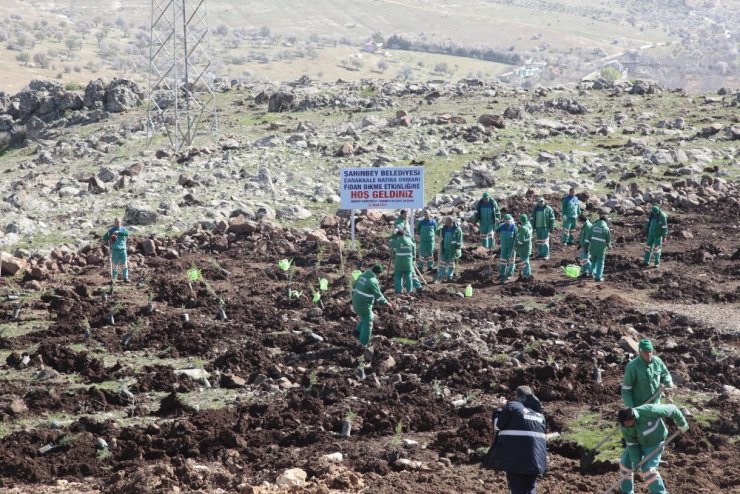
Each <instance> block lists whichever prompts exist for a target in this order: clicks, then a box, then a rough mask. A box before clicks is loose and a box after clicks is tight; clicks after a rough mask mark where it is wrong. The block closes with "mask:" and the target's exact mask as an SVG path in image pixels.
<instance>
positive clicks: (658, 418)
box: [619, 405, 686, 465]
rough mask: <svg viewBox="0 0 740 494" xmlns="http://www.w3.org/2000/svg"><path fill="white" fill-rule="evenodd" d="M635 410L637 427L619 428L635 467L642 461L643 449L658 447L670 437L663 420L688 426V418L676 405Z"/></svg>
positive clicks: (652, 406) (650, 406)
mask: <svg viewBox="0 0 740 494" xmlns="http://www.w3.org/2000/svg"><path fill="white" fill-rule="evenodd" d="M633 410H634V412H635V425H633V426H632V427H624V426H620V428H619V429H620V430H621V431H622V437H623V438H624V442H625V445H626V446H627V454H628V455H629V457H630V461H631V462H632V464H633V465H637V464H638V463H639V462H640V460H642V456H643V455H642V448H649V447H653V446H656V445H658V444H660V443H661V442H663V441H664V440H665V438H666V437H668V428H666V426H665V424H664V423H663V419H667V418H670V419H672V420H673V421H674V422H675V423H676V425H677V426H679V427H684V426H686V418H685V417H684V416H683V414H682V413H681V410H679V409H678V407H677V406H676V405H642V406H639V407H636V408H634V409H633Z"/></svg>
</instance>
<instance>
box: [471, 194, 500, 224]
mask: <svg viewBox="0 0 740 494" xmlns="http://www.w3.org/2000/svg"><path fill="white" fill-rule="evenodd" d="M474 221H475V222H476V223H480V224H481V225H482V226H495V225H498V224H499V223H500V222H501V211H500V210H499V207H498V203H497V202H496V199H494V198H493V197H489V198H488V202H487V203H486V202H483V199H480V200H479V201H478V204H476V205H475V217H474Z"/></svg>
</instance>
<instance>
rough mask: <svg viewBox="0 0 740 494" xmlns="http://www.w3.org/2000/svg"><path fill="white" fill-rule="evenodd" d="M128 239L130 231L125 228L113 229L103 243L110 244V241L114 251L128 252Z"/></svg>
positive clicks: (106, 233) (107, 233) (109, 230)
mask: <svg viewBox="0 0 740 494" xmlns="http://www.w3.org/2000/svg"><path fill="white" fill-rule="evenodd" d="M127 238H128V230H126V229H125V228H124V227H122V226H121V227H115V226H113V227H111V228H109V229H108V231H107V232H105V235H103V241H104V242H108V241H109V240H110V243H111V249H112V250H126V239H127Z"/></svg>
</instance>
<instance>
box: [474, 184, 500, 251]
mask: <svg viewBox="0 0 740 494" xmlns="http://www.w3.org/2000/svg"><path fill="white" fill-rule="evenodd" d="M500 220H501V211H500V210H499V207H498V203H497V202H496V199H494V198H492V197H491V195H490V194H489V193H488V192H484V193H483V196H482V197H481V198H480V200H479V201H478V203H477V204H476V206H475V214H474V215H473V223H474V224H477V225H478V229H479V230H480V243H481V245H482V246H483V247H485V248H486V249H488V250H489V251H491V250H493V249H495V248H496V235H495V231H496V228H497V227H498V224H499V221H500Z"/></svg>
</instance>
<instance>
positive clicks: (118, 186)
mask: <svg viewBox="0 0 740 494" xmlns="http://www.w3.org/2000/svg"><path fill="white" fill-rule="evenodd" d="M129 181H130V179H129V177H128V176H126V175H123V176H122V177H121V178H119V179H118V180H117V181H116V183H115V184H113V190H123V189H125V188H126V187H128V184H129Z"/></svg>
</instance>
